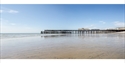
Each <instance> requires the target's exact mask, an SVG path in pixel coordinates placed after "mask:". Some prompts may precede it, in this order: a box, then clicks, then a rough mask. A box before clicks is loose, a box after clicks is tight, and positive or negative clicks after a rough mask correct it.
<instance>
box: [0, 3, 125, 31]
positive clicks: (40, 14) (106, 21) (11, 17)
mask: <svg viewBox="0 0 125 63" xmlns="http://www.w3.org/2000/svg"><path fill="white" fill-rule="evenodd" d="M0 14H1V18H0V19H1V28H2V29H1V30H2V33H40V31H41V30H44V29H78V28H91V29H97V28H99V29H105V28H115V27H122V26H124V25H125V23H124V22H125V16H124V15H125V5H124V4H120V5H118V4H117V5H113V4H111V5H108V4H104V5H102V4H98V5H96V4H93V5H92V4H91V5H90V4H87V5H85V4H82V5H80V4H74V5H73V4H72V5H71V4H70V5H68V4H56V5H47V4H46V5H45V4H44V5H43V4H32V5H31V4H27V5H26V4H20V5H19V4H15V5H12V4H10V5H7V4H6V5H5V4H4V5H1V9H0Z"/></svg>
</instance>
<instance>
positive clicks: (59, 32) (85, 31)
mask: <svg viewBox="0 0 125 63" xmlns="http://www.w3.org/2000/svg"><path fill="white" fill-rule="evenodd" d="M122 31H125V30H99V29H95V30H44V31H41V34H96V33H114V32H122Z"/></svg>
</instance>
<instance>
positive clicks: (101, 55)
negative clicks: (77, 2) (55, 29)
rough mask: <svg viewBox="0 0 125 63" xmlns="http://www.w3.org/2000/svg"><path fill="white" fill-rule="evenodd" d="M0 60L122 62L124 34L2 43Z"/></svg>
mask: <svg viewBox="0 0 125 63" xmlns="http://www.w3.org/2000/svg"><path fill="white" fill-rule="evenodd" d="M1 58H3V59H6V58H7V59H125V34H115V33H112V34H72V35H70V34H69V35H65V34H63V35H58V34H57V35H37V36H32V37H31V36H28V37H19V38H11V39H10V38H9V39H2V40H1Z"/></svg>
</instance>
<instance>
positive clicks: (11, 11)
mask: <svg viewBox="0 0 125 63" xmlns="http://www.w3.org/2000/svg"><path fill="white" fill-rule="evenodd" d="M8 13H19V11H16V10H9V11H8Z"/></svg>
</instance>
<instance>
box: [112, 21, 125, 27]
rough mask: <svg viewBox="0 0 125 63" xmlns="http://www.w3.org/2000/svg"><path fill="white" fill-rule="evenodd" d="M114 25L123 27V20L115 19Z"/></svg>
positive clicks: (124, 24) (124, 23)
mask: <svg viewBox="0 0 125 63" xmlns="http://www.w3.org/2000/svg"><path fill="white" fill-rule="evenodd" d="M114 25H115V26H116V27H125V22H120V21H115V22H114Z"/></svg>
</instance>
